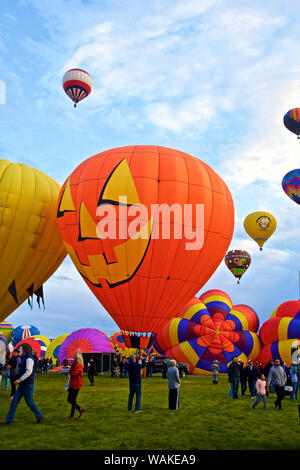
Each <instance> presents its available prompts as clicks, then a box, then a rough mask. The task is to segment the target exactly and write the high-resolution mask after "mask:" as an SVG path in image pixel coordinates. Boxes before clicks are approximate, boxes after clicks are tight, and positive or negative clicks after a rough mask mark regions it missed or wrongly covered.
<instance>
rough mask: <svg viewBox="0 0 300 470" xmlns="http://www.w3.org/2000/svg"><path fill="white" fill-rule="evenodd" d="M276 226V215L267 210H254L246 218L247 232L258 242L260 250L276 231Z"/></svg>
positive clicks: (245, 226)
mask: <svg viewBox="0 0 300 470" xmlns="http://www.w3.org/2000/svg"><path fill="white" fill-rule="evenodd" d="M276 226H277V222H276V219H275V217H274V215H272V214H270V213H269V212H265V211H257V212H252V213H251V214H249V215H247V217H246V218H245V220H244V228H245V230H246V232H247V233H248V235H249V236H250V237H251V238H252V239H253V240H254V241H255V242H256V243H257V244H258V246H259V249H260V250H262V248H263V246H264V244H265V242H266V241H267V240H268V239H269V238H270V236H271V235H272V234H273V233H274V231H275V229H276Z"/></svg>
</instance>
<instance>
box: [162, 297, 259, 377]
mask: <svg viewBox="0 0 300 470" xmlns="http://www.w3.org/2000/svg"><path fill="white" fill-rule="evenodd" d="M258 328H259V320H258V316H257V314H256V313H255V311H254V310H253V309H252V308H251V307H249V306H247V305H236V306H233V305H232V302H231V299H230V297H229V296H228V295H227V294H226V293H225V292H223V291H220V290H209V291H207V292H205V293H204V294H202V295H201V296H200V298H199V299H198V298H197V297H194V298H193V299H192V300H191V301H190V302H189V303H188V304H187V305H186V307H185V308H184V309H183V311H182V312H180V314H179V315H178V316H177V317H175V318H173V319H172V320H170V321H169V322H168V323H167V324H166V325H165V326H164V327H163V328H162V329H161V330H160V331H159V332H158V333H157V335H156V338H155V341H154V348H155V349H156V350H157V351H158V352H160V353H164V354H165V355H167V356H169V357H173V358H174V359H175V360H176V361H180V362H187V363H188V364H189V367H190V372H191V373H192V374H202V375H206V374H211V366H212V363H213V361H214V360H217V361H219V363H220V373H226V371H227V365H228V364H229V363H230V362H231V361H232V358H233V357H237V358H238V359H240V360H241V361H242V362H246V361H247V359H248V358H249V357H251V359H253V360H255V359H256V357H257V356H258V354H259V352H260V341H259V337H258V335H257V331H258Z"/></svg>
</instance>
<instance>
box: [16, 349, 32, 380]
mask: <svg viewBox="0 0 300 470" xmlns="http://www.w3.org/2000/svg"><path fill="white" fill-rule="evenodd" d="M27 359H32V360H33V362H34V358H33V357H32V355H31V354H25V355H22V356H21V361H20V366H19V374H18V375H19V377H22V375H23V374H25V372H26V362H27ZM34 377H35V370H34V366H33V369H32V373H31V374H30V376H29V377H27V379H25V380H23V381H22V382H21V383H20V385H22V386H25V385H29V384H33V383H34Z"/></svg>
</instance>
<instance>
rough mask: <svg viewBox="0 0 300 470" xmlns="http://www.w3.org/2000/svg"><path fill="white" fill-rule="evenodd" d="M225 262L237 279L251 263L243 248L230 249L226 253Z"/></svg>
mask: <svg viewBox="0 0 300 470" xmlns="http://www.w3.org/2000/svg"><path fill="white" fill-rule="evenodd" d="M225 264H226V266H227V268H228V269H229V270H230V272H231V273H232V274H233V275H234V277H236V278H237V279H238V283H239V280H240V279H241V277H242V276H243V274H245V272H246V270H247V269H248V268H249V266H250V264H251V256H250V255H249V253H248V252H247V251H245V250H231V251H228V253H226V256H225Z"/></svg>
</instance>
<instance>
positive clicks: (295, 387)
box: [290, 364, 299, 400]
mask: <svg viewBox="0 0 300 470" xmlns="http://www.w3.org/2000/svg"><path fill="white" fill-rule="evenodd" d="M297 368H298V364H292V365H291V384H292V387H293V391H292V393H291V395H290V400H298V390H299V382H298V374H297V372H298V369H297Z"/></svg>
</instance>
